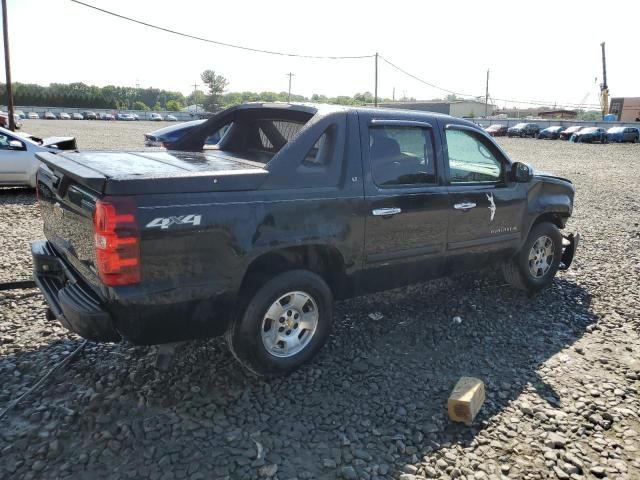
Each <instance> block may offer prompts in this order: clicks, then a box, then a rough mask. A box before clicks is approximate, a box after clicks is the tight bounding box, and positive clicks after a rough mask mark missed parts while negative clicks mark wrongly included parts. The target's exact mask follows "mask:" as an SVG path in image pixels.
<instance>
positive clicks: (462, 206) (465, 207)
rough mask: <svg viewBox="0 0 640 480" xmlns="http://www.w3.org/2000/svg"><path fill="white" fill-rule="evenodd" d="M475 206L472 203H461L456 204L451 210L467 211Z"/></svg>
mask: <svg viewBox="0 0 640 480" xmlns="http://www.w3.org/2000/svg"><path fill="white" fill-rule="evenodd" d="M475 206H476V204H475V203H473V202H462V203H456V204H455V205H454V206H453V208H455V209H456V210H469V209H471V208H475Z"/></svg>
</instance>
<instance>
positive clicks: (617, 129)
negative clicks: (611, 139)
mask: <svg viewBox="0 0 640 480" xmlns="http://www.w3.org/2000/svg"><path fill="white" fill-rule="evenodd" d="M623 131H624V127H611V128H610V129H609V130H607V133H622V132H623Z"/></svg>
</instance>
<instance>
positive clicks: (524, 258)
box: [502, 222, 562, 292]
mask: <svg viewBox="0 0 640 480" xmlns="http://www.w3.org/2000/svg"><path fill="white" fill-rule="evenodd" d="M561 257H562V235H561V234H560V230H558V227H556V226H555V225H554V224H552V223H548V222H543V223H539V224H538V225H536V226H535V227H533V228H532V229H531V232H529V236H528V237H527V241H526V242H525V243H524V246H523V247H522V249H521V250H520V252H518V254H517V255H516V256H515V257H514V258H512V259H511V260H509V261H507V262H505V263H504V264H503V266H502V273H503V274H504V277H505V280H506V281H507V282H509V283H510V284H511V285H512V286H513V287H515V288H518V289H520V290H525V291H528V292H536V291H538V290H540V289H542V288H544V287H546V286H547V285H549V284H550V283H551V281H552V280H553V277H554V276H555V275H556V272H557V271H558V267H559V265H560V260H561Z"/></svg>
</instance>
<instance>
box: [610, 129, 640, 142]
mask: <svg viewBox="0 0 640 480" xmlns="http://www.w3.org/2000/svg"><path fill="white" fill-rule="evenodd" d="M607 140H609V141H610V142H619V143H623V142H632V143H638V142H639V141H640V128H637V127H611V128H610V129H609V130H607Z"/></svg>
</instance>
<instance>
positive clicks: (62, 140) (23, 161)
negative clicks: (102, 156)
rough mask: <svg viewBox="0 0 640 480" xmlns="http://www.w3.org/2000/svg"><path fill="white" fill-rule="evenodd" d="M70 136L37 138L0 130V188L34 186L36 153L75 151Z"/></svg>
mask: <svg viewBox="0 0 640 480" xmlns="http://www.w3.org/2000/svg"><path fill="white" fill-rule="evenodd" d="M76 148H77V146H76V139H75V138H74V137H51V138H45V139H41V138H38V137H34V136H33V135H29V134H28V133H14V132H11V131H9V130H7V129H4V128H0V187H16V186H30V187H35V186H36V172H37V171H38V166H39V165H40V162H39V160H38V159H37V158H36V156H35V155H36V153H40V152H59V151H60V150H75V149H76Z"/></svg>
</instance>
